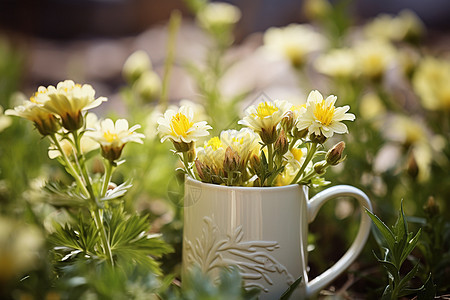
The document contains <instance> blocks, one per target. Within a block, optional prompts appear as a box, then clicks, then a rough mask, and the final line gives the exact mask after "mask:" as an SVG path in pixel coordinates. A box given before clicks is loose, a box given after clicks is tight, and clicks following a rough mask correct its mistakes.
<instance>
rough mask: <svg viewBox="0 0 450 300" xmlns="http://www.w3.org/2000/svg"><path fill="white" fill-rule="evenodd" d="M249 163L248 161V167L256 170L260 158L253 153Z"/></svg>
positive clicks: (259, 163)
mask: <svg viewBox="0 0 450 300" xmlns="http://www.w3.org/2000/svg"><path fill="white" fill-rule="evenodd" d="M249 163H250V167H251V168H252V169H254V170H258V169H259V166H260V165H261V159H260V158H259V156H258V155H256V154H253V155H252V156H250V158H249Z"/></svg>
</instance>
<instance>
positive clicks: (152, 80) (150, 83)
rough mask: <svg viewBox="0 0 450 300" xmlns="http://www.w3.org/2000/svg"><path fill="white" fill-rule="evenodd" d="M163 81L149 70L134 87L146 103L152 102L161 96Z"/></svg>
mask: <svg viewBox="0 0 450 300" xmlns="http://www.w3.org/2000/svg"><path fill="white" fill-rule="evenodd" d="M161 85H162V83H161V79H160V78H159V76H158V74H156V73H155V72H153V71H151V70H148V71H145V72H143V73H142V74H141V75H140V76H139V78H138V79H137V80H136V82H135V83H134V85H133V89H134V90H135V91H136V93H137V94H138V95H139V97H140V98H141V99H143V100H145V101H152V100H155V99H158V98H159V97H160V96H161Z"/></svg>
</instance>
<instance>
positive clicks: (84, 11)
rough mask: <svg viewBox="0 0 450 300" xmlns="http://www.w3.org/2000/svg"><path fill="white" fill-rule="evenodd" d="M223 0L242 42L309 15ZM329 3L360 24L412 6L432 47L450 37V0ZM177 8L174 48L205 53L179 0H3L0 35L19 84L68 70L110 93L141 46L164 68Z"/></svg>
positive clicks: (267, 1) (177, 91)
mask: <svg viewBox="0 0 450 300" xmlns="http://www.w3.org/2000/svg"><path fill="white" fill-rule="evenodd" d="M224 2H228V3H231V4H234V5H236V6H238V7H239V8H240V10H241V11H242V15H243V16H244V17H243V18H241V19H240V21H239V23H238V24H237V26H236V29H235V41H236V43H237V44H238V45H239V44H245V43H246V42H247V43H249V39H251V38H252V37H253V38H254V39H253V40H252V41H253V42H255V37H254V34H255V33H260V34H261V33H262V32H264V31H265V30H267V29H268V28H269V27H272V26H286V25H288V24H290V23H294V22H297V23H303V22H306V21H308V19H307V18H306V17H305V13H304V9H303V4H304V1H298V0H281V1H271V0H246V1H240V0H231V1H224ZM331 3H334V4H339V5H340V6H346V7H348V8H349V11H350V12H351V13H352V18H354V20H356V23H357V24H358V23H359V24H362V23H364V22H365V21H366V20H367V19H369V18H372V17H374V16H376V15H378V14H380V13H389V14H397V13H399V12H400V11H401V10H403V9H405V8H408V9H410V10H412V11H413V12H415V13H416V14H417V15H418V16H419V17H420V19H421V20H422V21H423V22H424V24H425V25H426V27H427V29H428V35H427V41H428V42H429V43H433V44H434V47H440V46H439V45H441V44H444V45H445V47H447V46H448V44H449V42H448V39H449V37H448V35H447V33H448V30H450V18H448V16H449V15H450V4H449V3H448V1H446V0H430V1H426V2H424V1H419V0H416V1H409V0H395V1H390V0H380V1H371V0H355V1H351V0H345V1H331ZM174 9H177V10H179V11H181V12H182V14H183V18H184V23H185V26H183V28H182V34H181V35H180V36H179V40H180V41H179V42H178V45H177V53H176V55H177V56H180V57H187V56H190V57H193V58H194V59H195V57H197V58H198V57H201V48H202V46H205V45H206V44H207V41H206V39H205V37H204V35H202V33H201V31H199V30H198V28H196V27H195V26H194V21H193V14H192V13H191V12H190V10H189V9H188V8H187V6H186V3H185V1H182V0H165V1H156V0H40V1H34V0H2V1H0V35H1V36H2V38H5V39H7V40H9V41H10V42H12V43H13V44H16V45H19V44H20V47H19V49H20V50H21V51H23V55H24V57H25V64H24V66H23V67H24V70H23V72H22V76H21V81H20V82H21V88H22V91H24V92H26V93H27V92H32V91H33V90H34V89H35V88H36V87H37V86H39V85H48V84H55V83H56V82H57V81H59V80H61V79H62V78H69V77H70V78H73V79H74V80H79V81H83V82H91V83H93V85H94V86H96V88H97V89H98V91H99V92H100V93H101V94H103V95H105V96H111V95H114V94H115V93H116V92H117V87H118V86H119V84H120V83H122V79H121V75H120V71H121V68H122V66H123V63H124V62H125V60H126V58H127V57H128V56H129V55H130V54H131V53H132V52H134V51H135V50H137V49H143V50H145V51H147V52H148V53H149V55H150V57H151V59H152V62H153V63H154V66H155V70H156V71H157V72H159V73H161V72H160V71H161V66H162V64H163V62H164V50H165V46H166V45H165V43H166V37H167V27H166V24H167V20H168V17H169V16H170V13H171V11H172V10H174ZM252 34H253V35H252ZM256 39H257V38H256ZM256 42H260V41H256ZM199 48H200V49H199ZM199 51H200V53H199ZM174 77H175V78H176V79H174V80H175V81H176V82H177V85H176V86H174V85H171V92H170V98H171V99H177V98H180V97H183V98H186V97H189V96H190V95H191V94H192V91H191V92H189V89H188V90H187V91H186V90H184V89H185V88H187V87H188V86H189V79H188V78H185V77H184V76H183V74H180V72H177V71H175V74H174ZM180 78H181V79H183V80H181V81H180Z"/></svg>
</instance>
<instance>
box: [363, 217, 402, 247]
mask: <svg viewBox="0 0 450 300" xmlns="http://www.w3.org/2000/svg"><path fill="white" fill-rule="evenodd" d="M366 213H367V214H368V215H369V217H370V218H371V219H372V222H373V223H374V224H375V226H376V227H377V228H378V230H379V231H380V233H381V234H382V236H383V238H384V239H385V241H386V242H387V245H388V247H389V249H390V250H391V251H392V250H393V249H394V244H395V236H394V234H393V233H392V231H391V230H390V229H389V227H387V226H386V224H384V223H383V221H381V220H380V219H379V218H378V217H377V216H376V215H374V214H373V213H372V212H370V211H369V210H368V209H366Z"/></svg>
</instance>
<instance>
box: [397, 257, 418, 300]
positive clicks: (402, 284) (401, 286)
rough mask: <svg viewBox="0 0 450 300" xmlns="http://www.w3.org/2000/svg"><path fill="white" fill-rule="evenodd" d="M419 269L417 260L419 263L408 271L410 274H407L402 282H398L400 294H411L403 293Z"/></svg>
mask: <svg viewBox="0 0 450 300" xmlns="http://www.w3.org/2000/svg"><path fill="white" fill-rule="evenodd" d="M418 270H419V262H417V264H415V266H414V267H413V268H412V269H411V271H409V272H408V274H406V275H405V277H403V278H402V280H400V282H399V283H398V287H397V288H398V290H399V291H400V292H399V296H406V295H409V294H404V295H403V294H402V292H403V290H404V288H405V287H406V286H407V285H408V283H409V281H410V280H411V279H412V278H413V277H414V276H415V275H416V273H417V271H418Z"/></svg>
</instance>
